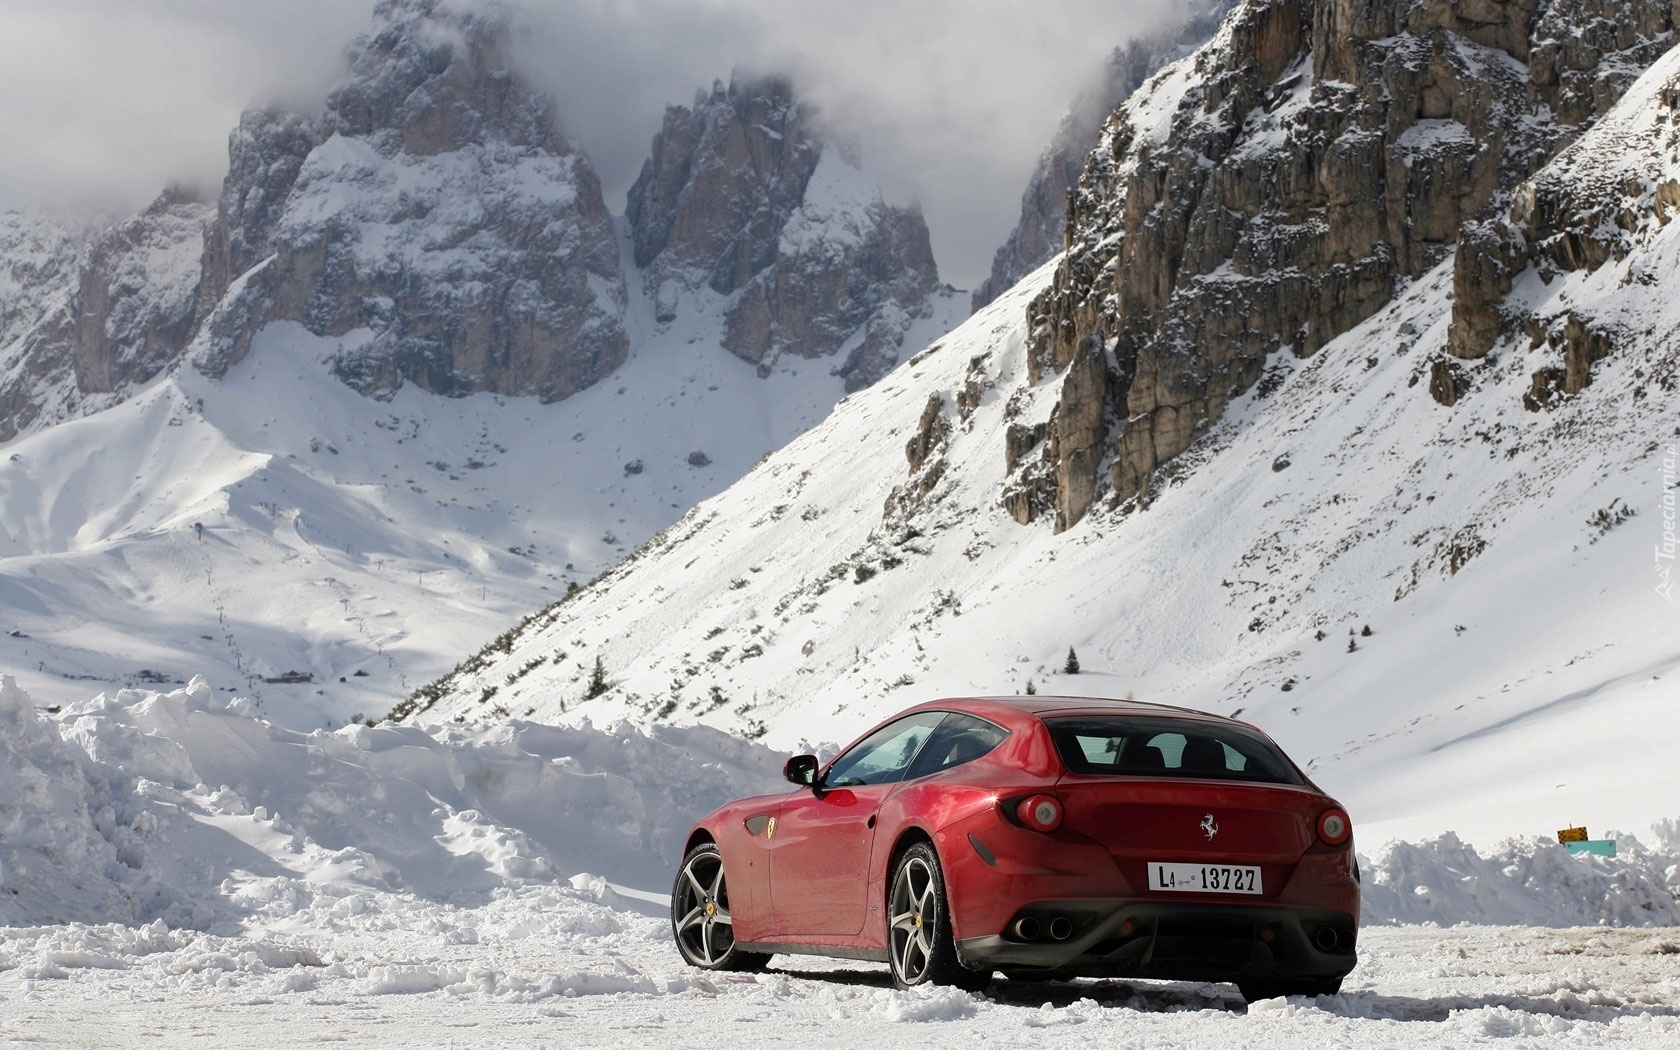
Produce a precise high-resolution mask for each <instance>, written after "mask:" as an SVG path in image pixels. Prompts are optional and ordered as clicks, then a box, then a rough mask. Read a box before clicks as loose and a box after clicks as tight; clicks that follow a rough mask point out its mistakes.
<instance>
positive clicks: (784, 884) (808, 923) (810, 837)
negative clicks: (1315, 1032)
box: [768, 711, 945, 941]
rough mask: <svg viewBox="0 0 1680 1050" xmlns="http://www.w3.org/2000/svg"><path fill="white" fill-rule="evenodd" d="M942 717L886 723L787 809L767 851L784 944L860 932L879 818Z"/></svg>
mask: <svg viewBox="0 0 1680 1050" xmlns="http://www.w3.org/2000/svg"><path fill="white" fill-rule="evenodd" d="M944 718H945V712H943V711H922V712H918V713H916V714H913V715H907V716H905V717H904V718H899V719H895V720H894V721H892V722H888V723H887V724H886V725H884V726H882V727H881V728H880V729H877V730H876V731H875V732H873V733H871V734H869V735H868V736H867V737H864V738H863V739H862V740H860V741H858V742H857V743H856V744H853V745H852V746H851V747H850V748H848V749H847V750H846V751H845V752H844V753H843V754H841V755H840V757H838V758H836V759H835V760H834V761H833V762H832V763H830V764H829V767H828V769H827V770H826V771H825V772H824V774H823V776H822V779H821V780H820V781H819V783H818V784H817V785H816V787H815V788H813V789H812V790H811V791H801V792H797V793H795V794H794V795H793V796H791V797H790V798H788V799H787V800H786V801H784V802H783V803H782V806H781V811H780V812H779V813H778V814H777V817H776V825H775V830H774V832H773V833H772V836H771V839H770V848H769V851H768V852H769V857H770V897H771V901H772V904H773V907H774V909H775V915H776V927H777V932H778V939H780V940H787V941H800V940H820V939H822V938H826V937H851V936H856V935H857V934H858V933H860V932H862V930H863V920H864V916H865V914H866V913H867V912H868V908H869V856H870V850H871V849H872V848H873V846H874V841H875V816H876V813H877V811H878V810H879V809H880V808H881V803H882V802H883V801H884V800H885V799H886V797H887V796H888V795H889V794H891V793H892V790H893V788H895V787H896V786H897V785H898V782H899V781H900V780H902V779H903V778H904V773H905V770H907V769H908V768H909V767H910V764H911V762H913V761H915V758H916V755H917V753H918V752H919V751H920V750H921V748H922V745H923V744H925V743H926V742H927V739H928V737H929V736H930V735H932V733H933V730H934V729H935V727H937V726H938V725H939V723H940V722H941V721H942V720H943V719H944Z"/></svg>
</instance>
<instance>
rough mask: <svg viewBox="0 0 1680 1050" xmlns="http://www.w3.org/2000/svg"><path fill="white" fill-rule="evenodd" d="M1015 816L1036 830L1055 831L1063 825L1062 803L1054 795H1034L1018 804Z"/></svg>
mask: <svg viewBox="0 0 1680 1050" xmlns="http://www.w3.org/2000/svg"><path fill="white" fill-rule="evenodd" d="M1015 816H1016V817H1017V818H1018V819H1019V820H1020V821H1021V823H1022V824H1024V825H1026V826H1027V827H1029V828H1031V829H1032V830H1034V831H1055V830H1056V829H1057V828H1059V827H1061V826H1062V803H1061V801H1060V800H1059V799H1057V798H1056V796H1054V795H1033V796H1031V797H1030V798H1024V799H1022V800H1021V801H1020V803H1019V804H1017V805H1016V807H1015Z"/></svg>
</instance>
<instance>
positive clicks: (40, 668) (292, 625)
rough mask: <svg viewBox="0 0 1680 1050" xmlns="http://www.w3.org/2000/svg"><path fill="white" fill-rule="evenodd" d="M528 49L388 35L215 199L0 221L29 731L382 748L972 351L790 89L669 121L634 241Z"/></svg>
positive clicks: (357, 46)
mask: <svg viewBox="0 0 1680 1050" xmlns="http://www.w3.org/2000/svg"><path fill="white" fill-rule="evenodd" d="M515 19H516V14H515V12H514V11H513V10H512V9H510V8H507V7H504V6H502V5H483V4H476V3H468V4H454V3H450V2H448V0H387V2H385V3H382V4H380V6H379V7H378V9H377V10H376V12H375V15H374V25H373V26H372V27H371V28H370V29H369V30H368V31H367V32H366V33H364V34H363V35H361V36H360V37H359V38H358V39H357V40H356V41H355V42H354V43H353V44H352V46H351V47H350V49H349V52H348V54H347V72H346V74H345V76H344V79H343V80H342V81H341V83H340V84H339V85H338V86H337V88H336V89H334V90H333V91H332V92H331V94H330V95H329V96H328V97H327V99H326V101H325V103H324V105H323V106H322V107H321V108H320V109H319V110H317V111H313V112H291V111H287V110H282V109H275V108H261V107H259V108H254V109H252V110H250V111H248V112H247V113H246V114H245V115H244V116H243V118H242V119H241V121H240V124H239V126H238V127H237V128H236V129H235V130H234V131H233V133H232V134H231V135H230V138H229V157H230V166H229V171H228V175H227V178H226V179H225V181H224V183H223V186H222V188H221V192H220V194H219V196H217V197H216V198H215V199H214V201H211V202H201V201H198V200H196V199H194V198H193V197H192V196H191V195H190V194H188V193H187V192H186V191H179V190H172V191H171V192H169V193H166V194H165V195H163V196H162V197H160V198H159V200H158V201H157V202H156V203H155V204H154V205H153V206H152V207H150V208H149V209H147V211H146V212H145V213H143V214H142V215H140V216H137V217H134V218H132V219H129V220H126V221H123V222H121V223H118V224H116V225H114V226H110V227H108V228H99V227H94V228H93V229H84V228H83V227H81V226H79V225H77V224H76V223H75V222H66V221H63V220H59V219H56V218H54V217H52V216H41V215H28V216H25V215H19V214H8V215H7V216H6V217H5V221H4V224H3V225H0V407H3V411H0V440H5V441H7V444H6V445H5V448H4V454H3V455H0V507H3V509H4V513H3V515H0V529H3V532H0V557H3V558H4V561H3V562H0V592H4V594H5V601H4V605H3V608H4V614H3V615H4V619H3V620H0V632H4V634H3V636H0V666H7V667H9V668H15V669H16V670H17V672H18V673H19V674H20V675H22V676H23V677H24V679H25V681H26V683H27V684H28V685H29V686H30V687H31V688H32V689H34V690H35V691H36V692H37V694H38V695H41V696H52V695H54V693H55V688H62V687H63V683H64V680H65V678H66V677H69V678H77V679H86V680H92V681H98V682H105V683H111V684H115V685H120V684H125V683H134V682H141V681H154V682H155V681H183V682H184V681H185V680H186V679H187V678H188V677H190V676H191V675H193V674H196V673H202V674H204V675H205V676H206V677H207V678H208V680H209V681H210V682H211V683H212V684H213V686H214V687H215V688H217V689H223V690H233V689H237V690H239V691H240V692H241V693H245V694H249V695H252V696H253V697H254V698H255V699H257V700H258V702H259V709H260V710H262V711H263V712H264V713H265V714H267V715H269V716H271V717H275V718H278V719H281V720H283V721H286V722H288V723H291V724H298V725H310V724H318V723H319V722H320V721H321V720H323V719H324V720H328V721H332V722H335V723H336V722H341V721H343V720H344V719H346V718H351V717H353V716H354V717H357V718H362V717H368V716H373V715H377V714H379V713H382V712H383V711H385V710H387V709H388V708H389V707H390V706H391V705H392V704H393V703H394V702H396V700H397V699H399V698H400V697H402V696H404V695H406V694H407V693H408V692H410V691H411V690H412V689H413V688H414V686H415V685H416V684H418V682H420V681H424V680H426V679H428V678H431V677H433V676H435V675H436V674H438V673H441V672H442V671H443V670H445V669H447V668H448V667H449V666H450V665H451V664H453V663H454V662H455V661H456V660H457V659H458V658H459V655H460V653H461V652H462V651H464V650H466V649H469V648H471V647H472V646H474V645H476V644H478V643H479V642H481V641H482V640H483V639H485V638H489V637H493V636H495V635H496V634H498V633H499V632H500V631H501V630H503V629H504V627H505V626H506V623H507V622H508V621H509V620H510V619H513V618H515V617H517V616H518V615H519V613H521V612H523V611H525V610H528V609H531V608H535V607H539V606H541V605H543V604H545V603H546V602H548V601H550V600H552V598H553V597H554V595H556V594H559V593H564V590H565V588H566V587H567V586H569V585H574V584H577V583H580V582H583V581H587V580H588V579H590V578H591V577H593V576H594V575H596V574H598V573H599V572H601V571H603V570H604V569H605V568H606V567H607V566H609V565H611V564H612V563H613V562H614V561H616V560H617V559H618V558H619V557H621V556H622V555H623V554H624V553H625V552H626V551H627V550H629V549H632V548H634V546H636V545H637V544H639V543H640V542H642V541H643V540H645V539H646V538H647V537H648V536H650V535H651V534H653V533H654V532H655V531H657V530H658V529H659V528H660V527H662V526H664V525H666V524H668V523H669V522H670V521H672V520H674V519H675V518H676V517H678V516H679V515H680V514H681V513H682V512H683V511H684V510H686V509H687V508H688V507H690V506H692V505H693V504H694V503H695V502H696V501H697V500H699V499H700V498H702V497H704V496H707V495H710V494H712V493H715V492H716V491H718V490H719V489H721V488H722V487H723V486H724V485H726V484H727V483H728V482H729V481H731V480H733V479H734V478H736V477H739V476H740V475H741V474H743V473H745V471H746V470H747V469H748V468H749V467H750V466H751V465H752V464H753V463H754V462H756V461H757V460H758V459H759V458H761V457H762V456H763V455H764V454H765V453H767V452H769V451H770V450H772V449H774V448H776V447H779V446H780V445H781V444H783V443H784V442H786V441H787V440H788V439H789V438H791V437H792V436H794V435H795V434H797V433H799V432H800V431H801V430H803V429H804V428H805V427H807V426H810V425H811V424H813V423H815V422H816V421H818V420H819V419H821V418H822V417H823V416H824V415H825V414H826V412H827V410H828V408H829V407H830V406H832V404H833V403H834V402H835V401H837V400H838V399H839V398H840V397H842V396H843V395H844V393H845V391H846V389H847V388H848V387H853V388H855V387H856V386H857V385H859V384H860V383H862V382H864V381H866V380H868V379H870V378H873V377H875V376H877V375H879V374H880V373H881V372H882V371H884V370H885V369H886V368H888V367H890V365H891V364H892V363H893V361H895V360H896V358H897V355H898V354H899V352H900V346H901V345H909V346H918V347H919V346H922V345H925V344H926V342H927V341H928V340H930V339H932V338H934V337H935V336H937V335H938V334H939V333H941V332H943V331H945V330H946V329H948V328H949V327H950V325H951V324H952V323H954V320H955V319H956V318H957V317H958V316H960V313H961V311H962V303H961V301H960V297H959V296H958V295H957V294H956V293H955V292H954V291H952V290H951V289H949V288H945V287H943V286H941V285H939V283H938V279H937V273H936V271H935V269H934V266H933V260H932V256H931V253H930V252H929V251H928V250H927V244H928V238H927V230H926V227H925V225H924V224H923V223H922V220H921V218H920V216H919V214H917V213H915V212H914V211H912V210H907V209H899V208H893V207H889V206H888V205H886V204H885V203H883V202H882V200H881V197H880V193H879V191H878V190H877V189H876V188H875V184H874V181H873V178H872V177H871V176H869V175H868V174H867V172H866V171H865V170H863V169H862V168H860V167H859V164H858V158H857V157H856V156H855V154H852V153H851V152H850V151H847V150H842V149H840V148H839V147H831V145H830V144H829V143H828V141H827V140H826V139H824V138H823V137H822V136H820V135H818V134H817V133H816V132H815V131H814V130H812V129H811V128H810V127H808V124H809V123H810V118H809V114H807V113H806V112H805V110H804V109H803V107H802V105H801V103H800V102H799V100H798V98H797V95H796V94H795V91H794V88H793V86H792V85H791V84H790V83H789V82H787V81H785V80H776V79H772V80H768V81H764V82H762V83H759V82H755V83H753V84H750V85H742V86H740V87H738V88H733V89H731V90H730V91H722V89H720V91H722V93H721V94H720V95H718V96H717V97H716V98H715V99H713V101H714V102H716V105H711V104H710V103H708V104H707V105H703V106H698V107H697V108H696V110H694V111H689V110H686V109H682V108H681V107H677V108H674V109H673V110H672V112H671V113H670V114H668V120H667V124H668V126H667V131H666V133H665V134H664V135H662V136H661V138H660V139H657V140H655V142H654V144H653V152H654V158H655V159H654V161H650V172H654V171H659V172H663V174H662V175H661V176H659V177H654V176H653V175H651V174H650V175H649V176H648V177H645V178H644V180H643V183H642V184H639V191H640V189H641V187H642V186H645V187H647V193H646V194H642V195H639V196H636V197H634V198H633V199H632V202H631V203H632V207H631V209H630V211H631V214H630V216H629V217H628V218H623V217H615V216H612V215H611V214H609V212H608V209H607V206H606V204H605V203H604V201H603V199H602V192H601V188H600V185H599V181H598V180H597V178H596V177H595V175H594V173H593V171H592V169H591V167H590V164H589V161H588V158H587V157H585V156H584V155H583V153H582V152H581V151H580V150H579V149H578V148H577V147H576V146H575V145H574V144H572V143H571V142H569V141H568V140H567V139H566V138H565V136H564V134H563V133H562V131H561V130H560V128H559V125H558V122H557V120H556V118H555V115H554V105H553V103H552V102H551V101H550V100H549V99H547V98H546V97H545V96H543V95H541V94H540V93H538V92H536V91H534V90H532V89H531V88H530V87H528V86H527V85H526V83H525V81H524V80H523V79H522V77H521V74H520V72H519V70H518V69H517V68H515V66H514V61H513V57H512V51H513V50H514V48H513V40H514V36H515V34H517V32H518V31H519V27H518V23H517V21H516V20H515ZM707 98H711V96H702V99H707ZM766 98H770V99H772V100H773V105H770V109H769V110H767V109H766V108H765V107H766V105H769V103H766V102H765V99H766ZM737 107H738V108H739V113H737ZM772 111H773V112H772ZM772 118H774V120H772ZM684 120H687V121H689V122H690V123H693V122H698V124H699V125H703V126H704V127H706V128H708V129H710V130H709V131H708V132H707V134H704V135H700V136H698V137H697V138H696V139H695V141H693V142H688V143H687V144H686V145H679V143H678V142H677V141H676V140H677V138H679V137H680V136H676V135H675V133H674V132H673V130H672V129H673V128H675V127H676V126H677V125H678V124H680V123H681V122H682V121H684ZM767 121H768V123H767ZM775 121H781V123H780V124H778V125H776V126H774V127H772V126H771V124H772V123H774V122H775ZM784 149H785V150H786V151H787V152H788V153H789V156H790V157H792V158H793V160H790V162H789V163H788V164H787V165H785V166H784V167H786V168H787V170H786V171H782V170H781V169H779V168H777V166H776V165H774V164H766V163H765V162H764V153H765V151H766V150H768V151H769V152H770V153H771V154H775V153H776V152H777V151H778V150H784ZM685 150H686V152H683V151H685ZM679 154H680V155H679ZM661 164H663V165H664V167H660V165H661ZM769 183H774V184H775V185H776V186H777V191H776V200H777V201H778V202H779V204H778V209H777V210H774V213H773V214H769V215H765V214H759V213H758V212H757V211H755V210H754V209H753V208H752V207H748V206H747V205H751V204H753V203H754V202H756V201H757V200H759V198H760V196H761V195H762V194H763V191H764V188H765V186H766V185H767V184H769ZM656 191H657V192H656ZM647 195H652V197H654V198H657V199H658V200H659V201H662V202H663V203H661V204H660V205H659V206H660V207H662V208H664V209H666V212H667V213H668V214H667V219H668V221H669V227H670V228H669V229H668V230H667V234H666V236H665V240H664V241H663V242H661V250H656V251H653V252H652V253H651V254H649V255H647V256H646V257H645V258H639V257H638V256H639V253H641V252H642V251H643V250H644V247H645V244H646V243H649V242H648V230H649V229H651V228H652V226H653V225H654V223H655V219H654V215H653V211H652V209H651V207H650V206H648V205H646V204H645V201H644V203H642V204H638V203H637V202H638V201H643V200H644V197H646V196H647ZM719 200H729V201H733V202H735V203H736V205H737V207H734V208H732V209H723V208H715V207H712V205H714V204H715V203H716V202H717V201H719ZM673 231H674V232H673ZM679 249H680V250H679ZM731 251H733V252H735V253H736V254H735V256H732V258H735V259H736V265H735V266H734V267H733V269H731V270H730V273H731V274H732V275H733V280H734V283H733V284H729V283H723V284H722V285H721V286H720V282H719V281H715V280H714V281H701V282H693V281H687V283H685V281H686V277H687V275H689V274H691V273H692V272H693V270H692V269H691V268H687V267H685V266H680V265H677V263H678V262H681V261H686V262H691V263H692V262H695V261H696V260H698V261H702V262H704V261H707V260H712V259H714V257H715V258H717V259H721V258H722V257H723V256H724V255H726V254H728V253H729V252H731ZM708 252H709V253H712V254H710V255H708V254H707V253H708ZM363 395H366V396H363ZM469 395H471V396H469ZM95 449H97V450H99V451H98V453H97V454H90V450H95ZM399 570H400V571H399ZM55 682H56V683H57V684H56V687H55ZM74 688H76V689H77V690H78V691H80V690H81V689H83V688H85V686H81V685H78V686H75V687H74Z"/></svg>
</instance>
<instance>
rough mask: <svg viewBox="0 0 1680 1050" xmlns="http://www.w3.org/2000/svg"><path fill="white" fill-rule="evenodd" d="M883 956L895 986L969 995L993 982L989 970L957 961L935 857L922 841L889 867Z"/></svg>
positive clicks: (941, 876) (941, 881)
mask: <svg viewBox="0 0 1680 1050" xmlns="http://www.w3.org/2000/svg"><path fill="white" fill-rule="evenodd" d="M887 957H888V961H889V962H890V964H891V965H892V977H893V984H894V985H896V986H897V987H899V988H914V987H915V986H917V985H920V984H951V985H955V986H957V987H958V988H964V989H967V990H968V991H971V992H972V991H978V990H980V989H981V988H984V987H985V986H986V982H988V981H990V980H991V979H992V975H991V974H990V973H989V972H986V971H982V970H970V969H969V968H968V967H966V966H964V965H963V964H962V963H961V962H959V961H957V948H956V943H955V941H954V940H953V939H952V936H951V909H950V905H949V902H948V901H947V900H946V897H945V879H944V876H943V875H942V874H941V872H940V869H939V854H938V853H936V852H934V849H933V846H932V845H930V844H928V843H926V842H918V843H916V844H915V845H914V846H911V847H910V848H909V849H907V850H905V851H904V855H903V856H901V857H899V859H898V865H897V866H896V867H895V868H894V869H893V878H892V889H891V890H889V891H888V893H887Z"/></svg>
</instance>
